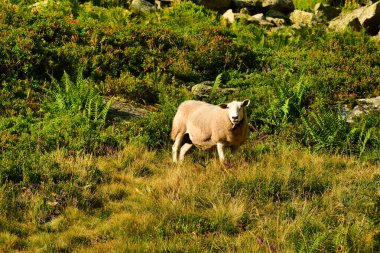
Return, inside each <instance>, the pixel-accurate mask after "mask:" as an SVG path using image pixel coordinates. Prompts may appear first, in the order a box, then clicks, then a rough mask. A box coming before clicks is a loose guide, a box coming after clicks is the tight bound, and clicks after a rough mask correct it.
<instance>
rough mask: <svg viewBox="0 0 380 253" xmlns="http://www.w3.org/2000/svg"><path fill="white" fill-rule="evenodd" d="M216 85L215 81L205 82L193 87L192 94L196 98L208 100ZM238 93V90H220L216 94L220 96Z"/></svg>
mask: <svg viewBox="0 0 380 253" xmlns="http://www.w3.org/2000/svg"><path fill="white" fill-rule="evenodd" d="M213 85H214V82H213V81H204V82H202V83H198V84H196V85H194V86H193V87H191V93H193V95H194V96H195V97H196V98H206V97H209V96H210V94H211V91H212V89H213V88H212V86H213ZM235 91H237V89H236V88H218V89H217V91H216V92H218V93H219V94H227V93H231V92H235Z"/></svg>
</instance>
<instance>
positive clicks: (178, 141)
mask: <svg viewBox="0 0 380 253" xmlns="http://www.w3.org/2000/svg"><path fill="white" fill-rule="evenodd" d="M184 136H185V135H184V134H182V133H179V134H178V135H177V137H176V138H175V141H174V144H173V147H172V152H173V162H175V163H176V162H177V155H178V149H179V146H180V145H181V143H182V141H183V137H184Z"/></svg>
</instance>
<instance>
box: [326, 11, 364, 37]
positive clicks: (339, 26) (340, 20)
mask: <svg viewBox="0 0 380 253" xmlns="http://www.w3.org/2000/svg"><path fill="white" fill-rule="evenodd" d="M364 8H365V7H362V8H359V9H356V10H354V11H352V12H349V13H344V14H341V15H339V16H338V17H337V18H335V19H333V20H332V21H331V22H330V23H329V28H330V29H332V30H335V31H343V30H345V29H347V28H349V27H350V28H351V29H352V30H354V31H360V29H361V28H362V25H361V23H360V21H359V17H360V15H361V14H362V12H363V11H364Z"/></svg>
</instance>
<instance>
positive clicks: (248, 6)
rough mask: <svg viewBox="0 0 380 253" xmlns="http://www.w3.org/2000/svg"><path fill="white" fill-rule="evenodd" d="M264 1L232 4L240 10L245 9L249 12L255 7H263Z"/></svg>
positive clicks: (256, 0)
mask: <svg viewBox="0 0 380 253" xmlns="http://www.w3.org/2000/svg"><path fill="white" fill-rule="evenodd" d="M261 2H262V0H232V4H233V6H234V7H236V8H238V9H242V8H245V9H247V10H251V9H252V8H255V7H260V6H261Z"/></svg>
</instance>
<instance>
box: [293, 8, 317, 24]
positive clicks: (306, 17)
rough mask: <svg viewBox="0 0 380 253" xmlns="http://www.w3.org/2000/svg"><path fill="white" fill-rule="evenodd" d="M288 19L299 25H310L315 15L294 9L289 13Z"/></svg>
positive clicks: (314, 19)
mask: <svg viewBox="0 0 380 253" xmlns="http://www.w3.org/2000/svg"><path fill="white" fill-rule="evenodd" d="M289 18H290V21H291V22H292V24H295V25H299V26H311V25H313V23H314V22H315V21H316V17H315V15H314V14H313V13H311V12H306V11H300V10H295V11H293V12H292V13H290V17H289Z"/></svg>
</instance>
